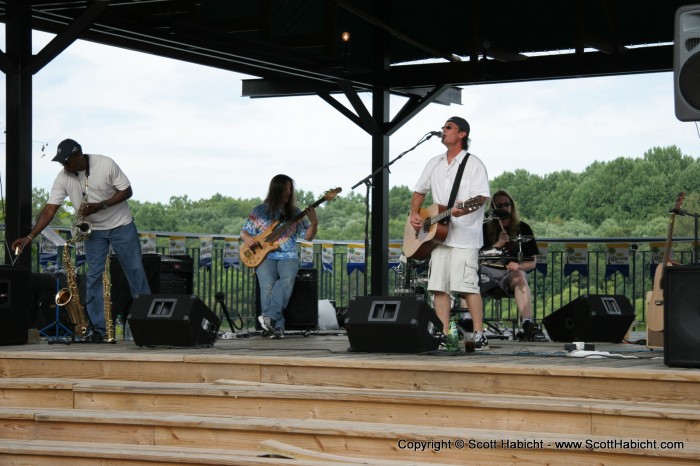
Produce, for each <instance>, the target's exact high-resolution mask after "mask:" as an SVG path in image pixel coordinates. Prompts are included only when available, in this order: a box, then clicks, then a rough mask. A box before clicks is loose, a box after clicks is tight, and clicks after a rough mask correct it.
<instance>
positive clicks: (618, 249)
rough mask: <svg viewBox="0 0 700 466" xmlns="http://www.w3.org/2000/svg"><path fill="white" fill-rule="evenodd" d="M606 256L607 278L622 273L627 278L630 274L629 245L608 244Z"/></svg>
mask: <svg viewBox="0 0 700 466" xmlns="http://www.w3.org/2000/svg"><path fill="white" fill-rule="evenodd" d="M606 248H607V251H606V254H605V278H608V277H609V276H611V275H613V274H614V273H615V272H620V273H621V274H622V275H624V276H625V277H629V274H630V245H629V243H608V244H607V245H606Z"/></svg>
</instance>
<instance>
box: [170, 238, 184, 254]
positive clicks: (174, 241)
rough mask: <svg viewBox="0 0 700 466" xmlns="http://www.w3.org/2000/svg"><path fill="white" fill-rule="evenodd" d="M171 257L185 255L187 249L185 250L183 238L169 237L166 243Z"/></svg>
mask: <svg viewBox="0 0 700 466" xmlns="http://www.w3.org/2000/svg"><path fill="white" fill-rule="evenodd" d="M168 245H169V248H168V251H169V252H170V255H171V256H184V255H186V254H187V249H186V248H185V237H184V236H180V235H173V236H171V237H170V241H169V242H168Z"/></svg>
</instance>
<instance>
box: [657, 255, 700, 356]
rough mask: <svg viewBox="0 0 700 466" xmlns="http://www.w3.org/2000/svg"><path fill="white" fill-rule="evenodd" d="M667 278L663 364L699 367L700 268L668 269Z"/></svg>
mask: <svg viewBox="0 0 700 466" xmlns="http://www.w3.org/2000/svg"><path fill="white" fill-rule="evenodd" d="M664 278H665V283H664V303H665V305H664V363H665V364H666V365H667V366H678V367H700V267H698V266H692V267H690V266H674V267H668V268H667V269H666V274H665V276H664Z"/></svg>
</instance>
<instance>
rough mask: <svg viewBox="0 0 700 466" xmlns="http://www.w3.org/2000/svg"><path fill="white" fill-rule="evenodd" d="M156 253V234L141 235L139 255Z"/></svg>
mask: <svg viewBox="0 0 700 466" xmlns="http://www.w3.org/2000/svg"><path fill="white" fill-rule="evenodd" d="M155 253H156V234H155V233H141V254H155Z"/></svg>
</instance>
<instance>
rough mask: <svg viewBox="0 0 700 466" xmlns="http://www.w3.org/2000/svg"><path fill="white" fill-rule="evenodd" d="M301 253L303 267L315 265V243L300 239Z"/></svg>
mask: <svg viewBox="0 0 700 466" xmlns="http://www.w3.org/2000/svg"><path fill="white" fill-rule="evenodd" d="M298 244H299V253H300V257H301V263H300V264H299V266H300V267H301V268H302V269H309V268H311V267H313V266H314V243H312V242H310V241H299V243H298Z"/></svg>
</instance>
